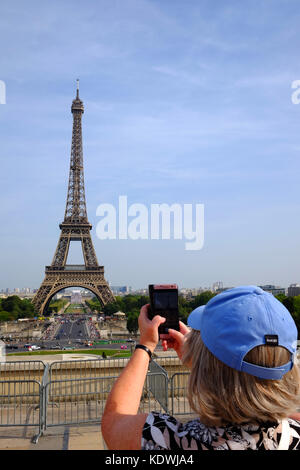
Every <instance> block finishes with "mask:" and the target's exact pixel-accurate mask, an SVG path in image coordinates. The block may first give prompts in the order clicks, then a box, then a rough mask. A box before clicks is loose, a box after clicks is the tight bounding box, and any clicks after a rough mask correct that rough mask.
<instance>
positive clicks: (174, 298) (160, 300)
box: [153, 291, 178, 310]
mask: <svg viewBox="0 0 300 470" xmlns="http://www.w3.org/2000/svg"><path fill="white" fill-rule="evenodd" d="M153 301H154V307H155V309H157V310H169V309H171V310H172V309H175V310H177V308H178V295H177V291H174V292H155V293H154V294H153Z"/></svg>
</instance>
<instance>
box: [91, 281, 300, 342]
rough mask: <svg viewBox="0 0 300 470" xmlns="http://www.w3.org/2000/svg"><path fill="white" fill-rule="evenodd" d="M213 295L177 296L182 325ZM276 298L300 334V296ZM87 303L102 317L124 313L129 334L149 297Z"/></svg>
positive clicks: (136, 323)
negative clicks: (101, 303)
mask: <svg viewBox="0 0 300 470" xmlns="http://www.w3.org/2000/svg"><path fill="white" fill-rule="evenodd" d="M215 295H216V294H215V293H214V292H211V291H209V290H207V291H204V292H201V294H198V295H197V296H196V297H194V298H193V299H190V300H188V299H186V298H185V297H183V296H181V295H179V299H178V306H179V319H180V320H181V321H182V322H183V323H186V322H187V317H188V316H189V314H190V313H191V311H192V310H194V309H195V308H196V307H199V306H200V305H206V304H207V302H208V301H209V300H210V299H211V298H212V297H214V296H215ZM276 298H277V299H278V300H279V301H280V302H282V303H283V305H284V306H285V307H286V308H287V309H288V310H289V312H290V313H291V315H292V317H293V318H294V321H295V323H296V326H297V329H298V332H300V295H298V296H296V297H288V296H286V295H284V294H279V295H277V296H276ZM88 303H89V306H90V307H91V309H92V310H96V311H97V312H99V313H100V312H101V313H103V314H104V315H113V314H114V313H116V312H118V311H121V312H124V313H125V314H126V317H127V329H128V331H129V332H130V333H136V332H137V330H138V316H139V313H140V309H141V307H142V306H143V305H145V304H147V303H149V297H148V296H146V295H133V294H128V295H125V296H123V297H120V296H116V297H115V302H111V303H109V304H107V305H105V306H104V307H101V305H100V302H99V300H98V299H97V298H96V297H93V299H91V300H90V301H88Z"/></svg>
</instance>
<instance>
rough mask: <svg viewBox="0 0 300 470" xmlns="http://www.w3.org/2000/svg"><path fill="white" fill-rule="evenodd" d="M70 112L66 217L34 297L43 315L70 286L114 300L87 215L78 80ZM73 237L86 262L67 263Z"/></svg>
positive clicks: (104, 299)
mask: <svg viewBox="0 0 300 470" xmlns="http://www.w3.org/2000/svg"><path fill="white" fill-rule="evenodd" d="M71 112H72V114H73V131H72V146H71V159H70V172H69V184H68V194H67V202H66V210H65V217H64V220H63V222H62V223H61V224H60V225H59V228H60V230H61V232H60V237H59V240H58V244H57V247H56V251H55V253H54V257H53V260H52V263H51V266H46V269H45V278H44V280H43V282H42V284H41V286H40V288H39V290H38V291H37V293H36V295H35V297H34V298H33V300H32V302H33V305H34V307H35V310H36V312H37V313H39V314H41V315H42V314H43V313H44V312H45V311H47V308H48V305H49V303H50V301H51V299H52V297H53V296H54V295H55V294H56V293H57V292H59V291H60V290H62V289H65V288H67V287H83V288H85V289H89V290H90V291H91V292H93V293H94V294H95V296H96V297H97V298H98V299H99V301H100V303H101V305H106V304H107V303H109V302H113V301H114V300H115V298H114V296H113V293H112V291H111V289H110V287H109V285H108V283H107V281H106V280H105V278H104V267H103V266H99V264H98V260H97V256H96V252H95V249H94V245H93V241H92V238H91V229H92V225H91V224H90V223H89V221H88V218H87V210H86V201H85V188H84V173H83V150H82V124H81V123H82V114H83V112H84V106H83V102H82V101H81V100H80V98H79V86H78V81H77V93H76V98H75V99H74V100H73V102H72V107H71ZM73 241H79V242H80V243H81V248H82V253H83V258H84V264H80V265H68V264H67V259H68V253H69V248H70V243H71V242H73Z"/></svg>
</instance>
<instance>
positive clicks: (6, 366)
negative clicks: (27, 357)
mask: <svg viewBox="0 0 300 470" xmlns="http://www.w3.org/2000/svg"><path fill="white" fill-rule="evenodd" d="M45 367H46V366H45V364H44V362H43V361H36V360H33V361H6V362H0V380H11V381H12V380H37V381H41V379H42V377H43V374H44V370H45Z"/></svg>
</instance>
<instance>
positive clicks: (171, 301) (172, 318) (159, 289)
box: [149, 284, 179, 335]
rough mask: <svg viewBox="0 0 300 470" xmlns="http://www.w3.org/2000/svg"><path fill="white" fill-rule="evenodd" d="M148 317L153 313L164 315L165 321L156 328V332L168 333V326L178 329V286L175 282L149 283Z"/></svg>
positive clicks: (152, 315)
mask: <svg viewBox="0 0 300 470" xmlns="http://www.w3.org/2000/svg"><path fill="white" fill-rule="evenodd" d="M149 297H150V309H149V318H150V319H152V318H153V317H155V315H160V316H161V317H165V318H166V321H165V323H162V324H161V325H160V326H159V328H158V333H159V334H160V335H161V334H168V328H172V329H173V330H178V331H179V312H178V287H177V285H176V284H150V285H149Z"/></svg>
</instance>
